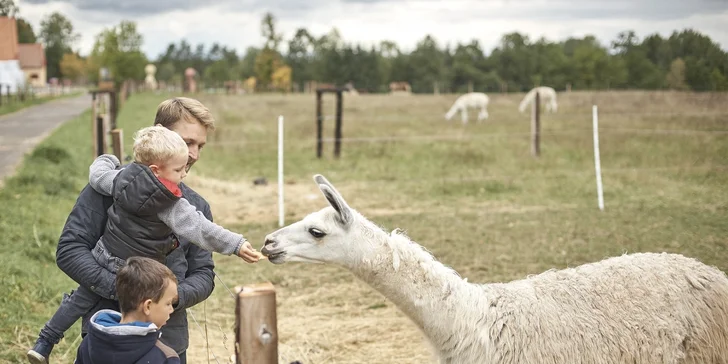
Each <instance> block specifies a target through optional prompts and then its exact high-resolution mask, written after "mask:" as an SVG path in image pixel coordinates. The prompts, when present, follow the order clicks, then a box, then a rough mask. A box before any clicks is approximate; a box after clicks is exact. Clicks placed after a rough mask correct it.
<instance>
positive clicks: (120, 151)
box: [111, 129, 124, 163]
mask: <svg viewBox="0 0 728 364" xmlns="http://www.w3.org/2000/svg"><path fill="white" fill-rule="evenodd" d="M111 147H112V148H113V149H114V155H115V156H116V158H119V162H121V163H124V131H123V130H121V129H114V130H112V131H111Z"/></svg>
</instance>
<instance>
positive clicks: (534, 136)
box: [531, 92, 541, 157]
mask: <svg viewBox="0 0 728 364" xmlns="http://www.w3.org/2000/svg"><path fill="white" fill-rule="evenodd" d="M540 103H541V97H540V96H539V94H538V92H536V99H535V100H534V101H533V106H532V107H531V155H533V156H534V157H538V156H539V155H541V146H540V140H539V134H540V132H541V122H540V119H541V112H540V109H541V107H540V106H541V105H540Z"/></svg>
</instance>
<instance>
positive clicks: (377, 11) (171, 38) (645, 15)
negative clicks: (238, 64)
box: [15, 0, 728, 59]
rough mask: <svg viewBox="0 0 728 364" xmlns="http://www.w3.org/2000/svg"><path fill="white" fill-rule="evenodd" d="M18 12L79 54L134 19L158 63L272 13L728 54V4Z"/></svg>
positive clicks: (62, 7) (449, 1)
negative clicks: (635, 40) (694, 40)
mask: <svg viewBox="0 0 728 364" xmlns="http://www.w3.org/2000/svg"><path fill="white" fill-rule="evenodd" d="M15 2H16V4H18V5H19V7H20V16H21V17H23V18H26V19H27V20H28V21H29V22H30V23H31V24H32V25H33V27H34V29H35V30H36V32H37V30H38V28H39V26H40V21H41V19H43V17H44V16H46V15H47V14H49V13H51V12H53V11H59V12H61V13H63V14H64V15H66V16H67V17H69V18H70V19H71V21H72V22H73V24H74V27H75V28H76V29H77V31H78V32H79V33H80V34H81V39H80V41H79V43H78V44H77V45H76V47H77V48H79V49H80V50H81V53H82V54H87V53H88V52H89V51H90V50H91V47H92V46H93V39H94V36H95V35H96V34H97V33H99V32H100V31H101V30H103V29H104V28H105V27H108V26H111V25H114V24H118V22H119V21H121V20H125V19H126V20H134V21H136V22H137V26H138V29H139V31H140V32H141V33H142V35H143V36H144V46H143V50H144V52H145V53H146V54H147V56H148V57H150V58H152V59H156V58H157V56H158V55H159V54H160V53H161V52H163V51H164V49H165V48H166V46H167V45H168V44H169V43H170V42H175V43H176V42H178V41H179V40H181V39H183V38H184V39H187V41H188V42H190V43H192V44H193V45H195V44H197V43H205V44H212V42H215V41H216V42H218V43H220V44H222V45H226V46H228V47H233V48H236V49H238V50H240V51H241V52H242V51H243V50H244V49H245V48H246V47H248V46H251V45H254V46H258V45H260V44H261V42H262V38H261V35H260V20H261V18H262V15H263V14H264V13H265V12H266V11H271V12H272V13H273V14H274V15H275V17H276V18H277V23H278V29H279V32H282V33H283V34H284V36H285V37H286V39H288V38H290V37H291V36H292V34H293V33H294V32H295V30H296V29H297V28H299V27H305V28H307V29H308V30H309V32H312V33H313V34H315V35H317V36H318V35H321V34H324V33H327V32H328V31H329V30H331V28H332V27H336V28H337V29H339V31H340V33H341V35H342V37H343V38H344V40H345V41H348V42H356V43H361V44H365V45H369V44H376V43H379V41H381V40H385V39H388V40H393V41H395V42H396V43H398V44H399V45H400V47H401V48H403V49H404V50H410V49H412V48H413V47H414V45H415V44H416V43H417V41H418V40H420V39H422V38H423V37H424V36H425V35H426V34H428V33H429V34H432V35H433V36H434V37H435V38H436V39H437V40H438V41H439V42H440V43H441V44H445V43H447V42H450V43H455V42H458V41H461V42H467V41H470V40H471V39H474V38H475V39H478V40H480V42H481V45H482V46H483V47H484V49H485V50H486V52H487V53H490V51H491V50H492V49H493V47H495V46H496V44H497V43H498V40H499V38H500V37H501V36H502V35H503V34H505V33H508V32H512V31H518V32H521V33H525V34H527V35H528V36H529V37H531V39H537V38H538V37H541V36H543V37H546V38H547V39H549V40H560V39H564V38H566V37H568V36H583V35H585V34H593V35H595V36H596V37H597V38H598V39H599V40H600V41H602V43H605V44H607V43H608V42H609V41H611V40H613V39H614V38H615V37H616V35H617V33H619V32H620V31H622V30H626V29H633V30H635V31H636V32H637V35H638V36H640V37H643V36H645V35H647V34H652V33H655V32H657V33H660V34H662V35H664V36H667V35H669V34H670V33H671V32H672V31H673V30H675V29H684V28H693V29H696V30H698V31H699V32H701V33H703V34H706V35H708V36H710V37H711V38H712V39H713V40H715V41H717V42H718V43H720V45H721V47H722V48H723V49H726V50H728V0H570V1H569V0H267V1H266V0H216V1H206V0H197V1H195V0H54V1H47V0H20V1H18V0H16V1H15Z"/></svg>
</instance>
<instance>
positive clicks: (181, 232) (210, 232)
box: [158, 198, 246, 255]
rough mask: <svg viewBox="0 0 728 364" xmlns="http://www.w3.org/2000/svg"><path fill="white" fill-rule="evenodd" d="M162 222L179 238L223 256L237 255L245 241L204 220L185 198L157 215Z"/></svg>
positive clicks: (238, 235) (241, 237)
mask: <svg viewBox="0 0 728 364" xmlns="http://www.w3.org/2000/svg"><path fill="white" fill-rule="evenodd" d="M158 216H159V219H160V220H162V222H164V223H165V224H167V226H169V227H170V228H171V229H172V231H173V232H174V233H175V234H176V235H177V236H178V237H181V238H184V239H187V240H189V241H190V242H192V243H193V244H195V245H197V246H199V247H201V248H202V249H205V250H208V251H213V252H217V253H220V254H224V255H233V254H238V252H239V251H240V247H241V246H242V245H243V243H244V242H245V241H246V239H245V238H244V237H243V236H242V235H241V234H238V233H234V232H232V231H230V230H228V229H225V228H224V227H222V226H220V225H218V224H215V223H214V222H212V221H210V220H208V219H207V218H205V216H204V215H203V214H202V212H200V211H198V210H197V208H195V207H194V206H192V205H191V204H190V203H189V201H187V199H185V198H180V199H179V200H177V202H176V203H175V204H174V205H172V207H170V208H168V209H165V210H163V211H162V212H160V213H159V215H158Z"/></svg>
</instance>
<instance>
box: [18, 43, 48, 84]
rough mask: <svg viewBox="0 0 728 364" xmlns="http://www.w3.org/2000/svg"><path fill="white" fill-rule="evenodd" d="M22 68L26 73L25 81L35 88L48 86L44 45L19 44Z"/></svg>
mask: <svg viewBox="0 0 728 364" xmlns="http://www.w3.org/2000/svg"><path fill="white" fill-rule="evenodd" d="M18 49H19V51H20V52H19V61H20V68H21V69H22V70H23V72H24V73H25V79H26V81H28V82H29V83H30V84H31V85H33V86H35V87H43V86H45V84H46V59H45V52H44V51H43V45H42V44H40V43H32V44H19V45H18Z"/></svg>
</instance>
